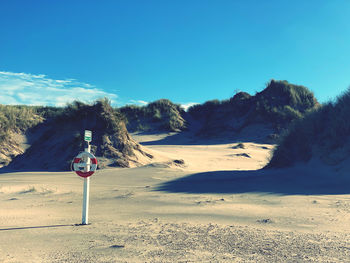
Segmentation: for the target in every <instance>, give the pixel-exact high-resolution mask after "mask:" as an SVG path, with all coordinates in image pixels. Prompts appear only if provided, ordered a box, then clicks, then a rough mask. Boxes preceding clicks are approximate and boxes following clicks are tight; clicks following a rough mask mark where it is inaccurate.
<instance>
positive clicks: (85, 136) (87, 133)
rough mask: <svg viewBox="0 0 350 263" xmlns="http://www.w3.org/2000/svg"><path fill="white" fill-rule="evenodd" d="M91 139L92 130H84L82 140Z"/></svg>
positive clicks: (89, 140)
mask: <svg viewBox="0 0 350 263" xmlns="http://www.w3.org/2000/svg"><path fill="white" fill-rule="evenodd" d="M91 140H92V132H91V131H89V130H85V133H84V141H86V142H91Z"/></svg>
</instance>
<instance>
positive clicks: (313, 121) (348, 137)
mask: <svg viewBox="0 0 350 263" xmlns="http://www.w3.org/2000/svg"><path fill="white" fill-rule="evenodd" d="M349 116H350V88H349V89H348V90H347V91H346V92H345V93H344V94H343V95H342V96H340V97H338V99H337V100H336V101H335V102H330V103H328V104H326V105H323V106H322V107H319V108H318V109H317V110H315V111H313V112H310V113H309V114H307V115H306V116H305V117H304V118H302V119H300V120H299V121H297V122H295V123H294V124H293V125H292V126H291V127H290V129H289V130H288V132H286V134H285V135H284V136H283V137H282V139H281V141H280V142H279V144H278V146H277V148H276V149H275V151H274V153H273V156H272V158H271V160H270V163H269V164H268V166H267V167H286V166H290V165H292V164H294V163H296V162H307V161H309V160H310V159H311V158H312V157H315V158H320V159H321V160H322V161H323V162H324V163H326V164H331V165H335V164H339V163H341V162H342V161H344V160H346V159H347V158H349V153H350V122H349V121H348V119H349Z"/></svg>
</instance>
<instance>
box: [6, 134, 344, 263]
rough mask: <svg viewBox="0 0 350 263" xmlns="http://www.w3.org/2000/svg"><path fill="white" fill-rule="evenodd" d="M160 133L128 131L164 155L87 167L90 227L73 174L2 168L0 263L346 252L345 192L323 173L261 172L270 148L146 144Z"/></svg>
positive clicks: (286, 258) (337, 258)
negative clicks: (143, 162)
mask: <svg viewBox="0 0 350 263" xmlns="http://www.w3.org/2000/svg"><path fill="white" fill-rule="evenodd" d="M166 136H167V135H139V136H135V140H137V141H139V142H141V143H143V142H148V143H147V147H148V148H150V149H151V151H154V152H156V153H158V154H159V156H163V157H164V160H163V161H160V162H158V163H157V164H155V165H147V166H143V167H138V168H128V169H122V168H115V169H105V170H100V171H97V173H96V174H95V175H93V176H92V178H91V200H90V220H89V221H90V223H91V224H90V225H87V226H79V225H76V224H80V223H81V205H82V187H83V181H82V179H80V178H79V177H78V176H76V175H75V174H74V173H72V172H61V173H55V172H23V173H5V174H0V262H346V261H348V259H349V257H350V246H349V242H348V240H349V237H350V231H349V225H350V217H349V212H350V195H349V193H350V190H348V189H347V187H346V185H345V184H341V183H340V184H339V183H335V182H333V183H330V180H329V179H328V177H327V174H326V173H327V171H325V170H324V169H320V171H319V172H320V173H321V172H322V171H323V172H324V173H325V175H324V176H323V177H312V175H313V174H314V173H315V171H314V170H313V171H311V170H306V169H302V168H300V167H299V168H298V167H294V168H290V169H285V170H272V171H265V170H257V169H259V168H261V167H263V165H264V164H266V162H267V160H268V158H269V154H270V151H271V149H272V148H273V145H266V144H257V143H252V142H243V145H244V147H243V148H242V147H235V146H236V145H237V143H230V144H227V143H226V144H212V143H210V144H207V145H204V144H192V145H188V144H187V145H181V144H176V145H162V144H157V143H154V144H152V142H156V141H158V140H159V139H160V137H162V138H165V137H166ZM243 154H246V155H248V156H249V157H247V156H245V155H243ZM169 160H183V161H184V164H183V165H176V164H174V163H173V162H170V163H169ZM162 164H163V166H162ZM302 171H303V172H305V173H309V178H310V179H309V180H307V181H300V180H298V179H295V178H296V177H295V176H294V175H295V173H300V172H302ZM293 173H294V174H293ZM317 178H321V179H319V180H318V181H316V180H317ZM322 178H323V179H322ZM349 189H350V188H349Z"/></svg>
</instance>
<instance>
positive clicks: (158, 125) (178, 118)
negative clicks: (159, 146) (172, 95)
mask: <svg viewBox="0 0 350 263" xmlns="http://www.w3.org/2000/svg"><path fill="white" fill-rule="evenodd" d="M119 110H120V112H121V113H122V114H123V115H124V116H125V118H126V120H127V127H128V130H129V131H150V130H153V131H157V130H163V131H180V130H184V129H186V121H185V119H184V115H185V111H184V109H182V108H181V106H180V105H177V104H174V103H172V102H171V101H170V100H167V99H160V100H157V101H155V102H152V103H149V104H148V105H146V106H136V105H128V106H125V107H121V108H120V109H119Z"/></svg>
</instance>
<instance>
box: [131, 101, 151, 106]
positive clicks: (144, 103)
mask: <svg viewBox="0 0 350 263" xmlns="http://www.w3.org/2000/svg"><path fill="white" fill-rule="evenodd" d="M129 102H130V104H136V105H139V106H145V105H147V104H148V102H147V101H144V100H130V101H129Z"/></svg>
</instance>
